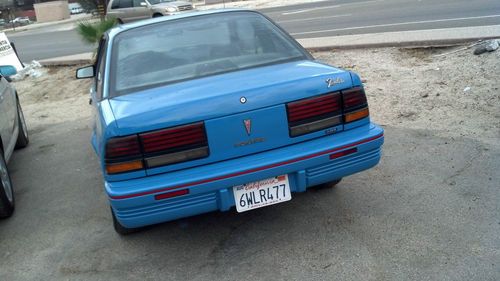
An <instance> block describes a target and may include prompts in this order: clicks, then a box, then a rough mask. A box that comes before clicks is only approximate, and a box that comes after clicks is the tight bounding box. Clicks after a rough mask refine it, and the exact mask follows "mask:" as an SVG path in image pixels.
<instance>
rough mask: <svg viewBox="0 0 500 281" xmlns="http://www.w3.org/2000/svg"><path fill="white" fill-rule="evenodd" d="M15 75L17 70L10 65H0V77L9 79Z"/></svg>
mask: <svg viewBox="0 0 500 281" xmlns="http://www.w3.org/2000/svg"><path fill="white" fill-rule="evenodd" d="M16 74H17V69H16V68H15V67H13V66H12V65H0V75H2V76H4V77H9V76H12V75H16Z"/></svg>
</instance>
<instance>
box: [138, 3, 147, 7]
mask: <svg viewBox="0 0 500 281" xmlns="http://www.w3.org/2000/svg"><path fill="white" fill-rule="evenodd" d="M139 5H141V7H147V6H148V3H146V2H141V3H140V4H139Z"/></svg>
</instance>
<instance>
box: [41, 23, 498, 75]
mask: <svg viewBox="0 0 500 281" xmlns="http://www.w3.org/2000/svg"><path fill="white" fill-rule="evenodd" d="M496 38H500V25H491V26H476V27H459V28H445V29H429V30H417V31H398V32H384V33H369V34H361V35H343V36H331V37H319V38H304V39H297V41H298V42H299V43H300V44H301V45H302V46H303V47H304V48H306V49H307V50H309V51H311V52H318V51H330V50H334V49H362V48H385V47H413V48H423V47H448V46H456V45H462V44H464V43H469V42H473V41H479V40H488V39H496ZM92 55H93V54H92V53H84V54H78V55H71V56H64V57H58V58H52V59H45V60H40V61H39V62H40V64H42V65H43V66H74V65H82V64H91V63H92V62H93V59H92Z"/></svg>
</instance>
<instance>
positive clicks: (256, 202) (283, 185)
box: [233, 175, 292, 213]
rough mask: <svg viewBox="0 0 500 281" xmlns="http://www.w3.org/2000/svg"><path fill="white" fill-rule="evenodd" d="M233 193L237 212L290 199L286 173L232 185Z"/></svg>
mask: <svg viewBox="0 0 500 281" xmlns="http://www.w3.org/2000/svg"><path fill="white" fill-rule="evenodd" d="M233 194H234V201H235V202H236V210H237V211H238V212H239V213H241V212H245V211H249V210H253V209H257V208H262V207H265V206H269V205H273V204H278V203H282V202H285V201H289V200H291V199H292V194H291V193H290V183H289V181H288V175H282V176H277V177H274V178H269V179H265V180H261V181H256V182H251V183H247V184H244V185H238V186H234V187H233Z"/></svg>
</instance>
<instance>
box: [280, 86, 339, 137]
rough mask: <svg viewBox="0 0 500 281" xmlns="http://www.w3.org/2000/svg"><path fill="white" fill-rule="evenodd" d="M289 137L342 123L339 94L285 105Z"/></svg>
mask: <svg viewBox="0 0 500 281" xmlns="http://www.w3.org/2000/svg"><path fill="white" fill-rule="evenodd" d="M287 111H288V126H289V129H290V136H292V137H296V136H300V135H304V134H307V133H311V132H315V131H319V130H322V129H325V128H329V127H333V126H336V125H338V124H340V123H342V98H341V95H340V93H338V92H337V93H330V94H327V95H323V96H319V97H314V98H310V99H305V100H300V101H295V102H291V103H289V104H287Z"/></svg>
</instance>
